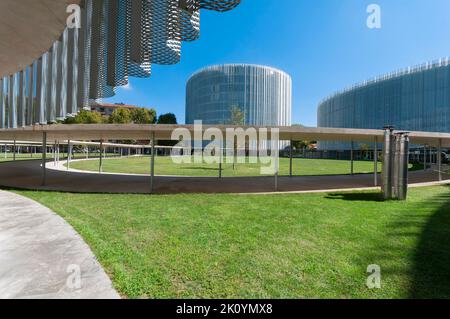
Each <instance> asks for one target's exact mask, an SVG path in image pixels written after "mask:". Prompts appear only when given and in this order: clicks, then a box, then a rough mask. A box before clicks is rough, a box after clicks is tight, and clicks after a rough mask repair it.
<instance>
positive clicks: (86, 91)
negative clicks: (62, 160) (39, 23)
mask: <svg viewBox="0 0 450 319" xmlns="http://www.w3.org/2000/svg"><path fill="white" fill-rule="evenodd" d="M239 3H240V0H83V1H82V2H81V21H80V22H81V28H79V29H77V28H67V29H66V30H65V31H64V33H63V34H62V35H61V37H60V39H59V40H58V41H56V42H55V43H54V44H53V45H52V47H51V48H50V49H49V51H48V52H46V53H45V54H43V55H42V56H41V57H40V58H38V59H37V60H36V61H35V62H34V63H33V64H32V65H30V66H28V67H26V68H25V69H24V70H22V71H20V72H18V73H17V74H13V75H10V76H6V77H3V78H0V128H16V127H21V126H26V125H34V124H47V123H52V122H55V121H57V120H61V119H64V118H65V117H67V116H68V115H73V114H76V113H77V112H78V111H79V110H81V109H82V108H88V107H89V100H91V99H99V98H107V97H111V96H113V95H114V90H115V88H116V87H117V86H123V85H126V84H127V83H128V78H129V77H130V76H135V77H148V76H150V74H151V64H152V63H156V64H175V63H178V62H179V61H180V57H181V43H182V41H193V40H196V39H197V38H198V37H199V36H200V9H208V10H215V11H220V12H222V11H227V10H231V9H233V8H234V7H236V6H237V5H238V4H239ZM62 18H65V17H62Z"/></svg>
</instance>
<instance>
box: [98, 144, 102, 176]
mask: <svg viewBox="0 0 450 319" xmlns="http://www.w3.org/2000/svg"><path fill="white" fill-rule="evenodd" d="M98 172H99V173H100V174H101V173H103V140H101V141H100V161H99V165H98Z"/></svg>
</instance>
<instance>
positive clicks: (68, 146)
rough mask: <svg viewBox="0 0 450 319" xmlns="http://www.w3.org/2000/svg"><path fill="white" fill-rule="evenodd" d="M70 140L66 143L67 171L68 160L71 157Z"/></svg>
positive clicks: (68, 166)
mask: <svg viewBox="0 0 450 319" xmlns="http://www.w3.org/2000/svg"><path fill="white" fill-rule="evenodd" d="M70 148H71V145H70V140H68V141H67V165H66V166H67V170H69V169H70V158H71V156H72V152H71V149H70Z"/></svg>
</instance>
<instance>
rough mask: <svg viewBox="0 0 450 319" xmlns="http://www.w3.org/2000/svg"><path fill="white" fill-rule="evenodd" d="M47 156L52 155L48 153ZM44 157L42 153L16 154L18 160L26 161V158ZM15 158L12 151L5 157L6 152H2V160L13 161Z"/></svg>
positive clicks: (0, 154)
mask: <svg viewBox="0 0 450 319" xmlns="http://www.w3.org/2000/svg"><path fill="white" fill-rule="evenodd" d="M47 156H51V154H48V155H47ZM41 157H42V155H41V154H16V160H17V161H25V160H37V159H40V158H41ZM13 159H14V155H13V154H12V153H7V156H6V157H5V153H4V152H2V153H0V162H12V161H13Z"/></svg>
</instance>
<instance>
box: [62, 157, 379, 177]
mask: <svg viewBox="0 0 450 319" xmlns="http://www.w3.org/2000/svg"><path fill="white" fill-rule="evenodd" d="M354 165H355V166H354V171H355V173H372V172H373V169H374V164H373V162H370V161H355V162H354ZM98 166H99V161H98V159H95V160H91V161H82V162H74V163H72V164H71V165H70V167H71V168H73V169H78V170H87V171H98ZM266 166H267V165H266ZM378 170H379V171H380V172H381V163H380V164H379V165H378ZM103 171H104V172H109V173H130V174H150V158H149V157H129V158H119V159H106V160H104V162H103ZM155 173H156V174H157V175H179V176H218V174H219V167H218V165H217V164H174V163H173V162H172V159H171V157H170V156H167V157H161V156H160V157H157V158H156V161H155ZM293 173H294V174H295V175H339V174H350V161H338V160H320V159H303V158H302V159H300V158H295V159H294V160H293ZM258 175H261V170H260V164H249V163H246V164H236V168H235V170H233V165H232V164H224V165H223V176H258ZM280 175H289V159H288V158H280Z"/></svg>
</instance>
